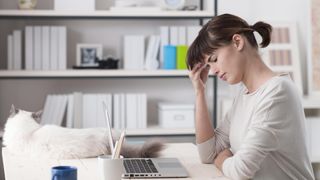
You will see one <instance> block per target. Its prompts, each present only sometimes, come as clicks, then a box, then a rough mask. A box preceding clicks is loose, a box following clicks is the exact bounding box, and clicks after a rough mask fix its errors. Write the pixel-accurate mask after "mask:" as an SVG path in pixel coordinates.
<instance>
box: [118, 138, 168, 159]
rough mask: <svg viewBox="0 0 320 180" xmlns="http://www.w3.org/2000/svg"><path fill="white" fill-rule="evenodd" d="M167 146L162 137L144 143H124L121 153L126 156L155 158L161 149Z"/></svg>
mask: <svg viewBox="0 0 320 180" xmlns="http://www.w3.org/2000/svg"><path fill="white" fill-rule="evenodd" d="M164 148H165V145H164V141H163V140H160V139H151V140H148V141H146V142H145V143H144V144H143V145H131V144H126V143H125V144H124V145H123V147H122V149H121V153H120V154H121V155H122V156H124V157H126V158H154V157H158V156H159V154H160V151H161V150H163V149H164Z"/></svg>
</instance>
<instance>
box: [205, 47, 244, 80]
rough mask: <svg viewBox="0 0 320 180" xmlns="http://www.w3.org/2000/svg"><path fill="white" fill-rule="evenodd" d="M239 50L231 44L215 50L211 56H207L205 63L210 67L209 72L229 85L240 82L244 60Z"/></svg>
mask: <svg viewBox="0 0 320 180" xmlns="http://www.w3.org/2000/svg"><path fill="white" fill-rule="evenodd" d="M241 49H242V48H240V49H239V47H238V46H237V45H235V44H234V43H231V44H230V45H227V46H223V47H221V48H219V49H217V50H216V51H215V52H214V53H213V54H212V55H211V56H207V59H206V62H207V64H209V65H210V70H211V72H213V73H214V74H216V75H217V76H218V77H219V78H220V79H222V80H224V81H226V82H228V83H229V84H237V83H239V82H241V81H242V78H243V74H244V69H245V68H244V67H245V59H244V57H243V55H242V53H241Z"/></svg>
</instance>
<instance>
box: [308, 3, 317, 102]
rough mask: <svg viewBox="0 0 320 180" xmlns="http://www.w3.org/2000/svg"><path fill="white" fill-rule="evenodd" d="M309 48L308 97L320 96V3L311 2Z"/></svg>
mask: <svg viewBox="0 0 320 180" xmlns="http://www.w3.org/2000/svg"><path fill="white" fill-rule="evenodd" d="M310 3H311V5H310V11H311V12H310V13H309V14H310V16H311V17H310V18H309V19H310V21H309V23H310V25H309V37H308V38H309V41H308V42H309V48H308V57H309V58H308V64H307V65H308V95H311V96H314V95H316V96H320V41H319V38H320V23H319V21H320V3H319V1H316V0H311V2H310Z"/></svg>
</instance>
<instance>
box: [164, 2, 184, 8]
mask: <svg viewBox="0 0 320 180" xmlns="http://www.w3.org/2000/svg"><path fill="white" fill-rule="evenodd" d="M184 5H185V0H163V6H164V8H165V9H167V10H181V9H182V8H183V7H184Z"/></svg>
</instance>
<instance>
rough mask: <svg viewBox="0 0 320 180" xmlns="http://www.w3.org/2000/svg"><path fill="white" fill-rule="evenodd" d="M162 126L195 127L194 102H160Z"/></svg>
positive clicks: (160, 121)
mask: <svg viewBox="0 0 320 180" xmlns="http://www.w3.org/2000/svg"><path fill="white" fill-rule="evenodd" d="M158 110H159V125H160V127H162V128H194V104H172V103H159V104H158Z"/></svg>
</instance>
